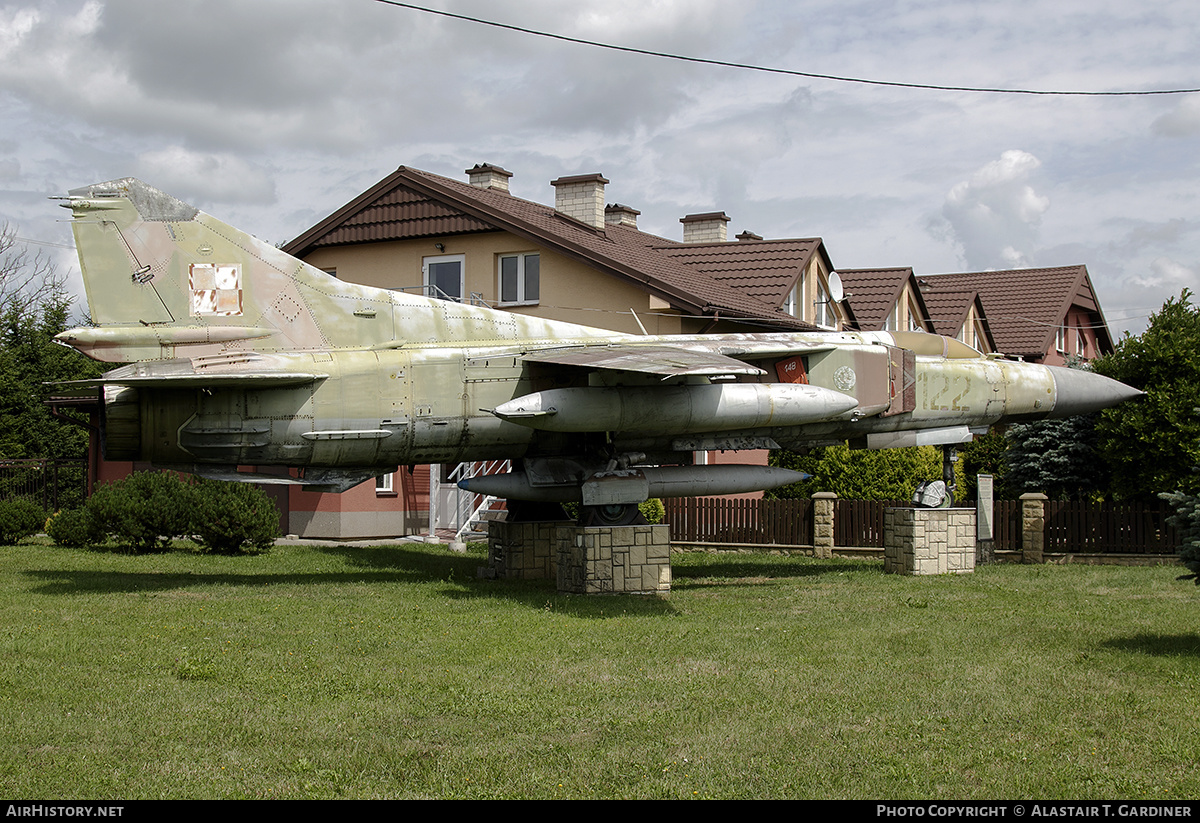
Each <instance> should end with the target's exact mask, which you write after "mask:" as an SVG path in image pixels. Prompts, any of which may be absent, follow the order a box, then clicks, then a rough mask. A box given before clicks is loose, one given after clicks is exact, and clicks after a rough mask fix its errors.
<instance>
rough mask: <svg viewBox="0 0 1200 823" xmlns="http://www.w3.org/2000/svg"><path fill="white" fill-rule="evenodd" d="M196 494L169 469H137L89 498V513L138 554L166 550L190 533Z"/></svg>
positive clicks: (100, 526) (105, 530)
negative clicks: (167, 470)
mask: <svg viewBox="0 0 1200 823" xmlns="http://www.w3.org/2000/svg"><path fill="white" fill-rule="evenodd" d="M194 498H195V495H194V494H193V493H192V488H191V486H190V485H189V484H188V483H186V482H185V481H183V480H180V479H179V477H178V476H177V475H175V474H172V473H169V472H136V473H134V474H131V475H129V476H128V477H126V478H125V479H124V480H118V481H117V482H115V483H108V484H106V485H104V486H101V487H100V488H98V489H97V490H96V492H95V493H94V494H93V495H92V496H91V497H90V498H89V499H88V502H87V512H88V515H89V516H90V517H91V518H92V522H93V524H94V526H95V528H96V529H97V530H98V532H99V533H101V534H105V535H109V534H111V535H112V536H113V537H115V538H116V540H117V542H119V543H121V544H122V545H126V546H128V547H129V548H131V549H132V550H133V551H134V553H135V554H141V553H145V552H164V551H168V550H169V549H170V548H171V541H172V540H173V539H174V538H176V537H180V536H182V535H185V534H190V533H191V531H192V523H193V515H192V513H193V510H194V508H195V506H194Z"/></svg>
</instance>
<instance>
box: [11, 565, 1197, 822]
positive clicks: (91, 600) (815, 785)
mask: <svg viewBox="0 0 1200 823" xmlns="http://www.w3.org/2000/svg"><path fill="white" fill-rule="evenodd" d="M482 562H483V556H482V554H480V553H478V552H477V551H476V552H473V553H471V554H468V555H466V556H463V555H452V554H449V553H446V552H445V550H444V549H441V548H439V547H426V546H421V545H416V544H414V545H411V546H400V547H388V548H372V549H361V548H318V547H309V546H304V547H280V548H277V549H276V550H275V551H274V552H273V553H271V554H269V555H265V556H260V557H240V558H229V557H215V556H201V555H192V554H186V553H172V554H166V555H152V556H140V557H138V556H129V555H114V554H102V553H92V552H83V551H73V550H65V549H59V548H54V547H50V546H40V545H27V544H26V545H21V546H18V547H4V548H0V609H2V615H0V616H2V620H0V724H2V725H0V795H3V796H6V797H20V798H28V799H66V798H77V799H110V798H111V799H134V798H357V797H463V798H481V797H489V798H490V797H497V798H505V797H532V798H556V797H562V798H575V797H603V798H621V797H637V798H701V797H758V798H772V797H833V798H842V797H851V798H939V799H951V798H954V799H958V798H1075V799H1084V798H1129V799H1143V798H1144V799H1151V800H1164V799H1192V798H1195V797H1196V796H1198V795H1200V772H1198V771H1197V770H1196V768H1195V764H1196V762H1197V761H1198V760H1200V735H1198V734H1197V731H1198V729H1197V725H1198V724H1197V721H1196V713H1195V710H1194V706H1193V704H1192V700H1193V699H1194V698H1195V695H1196V694H1197V692H1198V686H1200V635H1198V634H1197V632H1196V631H1195V630H1194V627H1195V625H1196V620H1197V616H1198V608H1200V603H1198V602H1197V601H1198V599H1200V591H1198V590H1197V589H1196V588H1195V587H1194V586H1192V585H1190V584H1187V583H1180V582H1176V581H1175V580H1174V576H1175V574H1176V572H1175V570H1174V569H1164V568H1120V567H1111V566H1107V567H1087V566H1063V567H1058V566H991V567H986V568H981V569H980V570H978V571H977V572H976V573H975V574H973V575H965V576H957V577H940V578H903V577H896V576H891V575H884V574H882V572H881V568H880V566H879V564H877V563H872V562H855V561H845V560H833V561H813V560H810V559H807V558H789V557H779V556H771V555H747V554H719V555H703V554H691V555H677V556H676V558H675V584H674V590H673V591H672V592H671V594H670V595H669V596H667V597H661V598H660V597H582V596H570V595H560V594H558V593H556V592H555V590H554V588H553V585H552V584H549V583H533V582H529V583H522V582H511V581H510V582H506V581H484V580H479V579H477V578H476V577H475V569H476V567H477V566H479V565H480V564H481V563H482Z"/></svg>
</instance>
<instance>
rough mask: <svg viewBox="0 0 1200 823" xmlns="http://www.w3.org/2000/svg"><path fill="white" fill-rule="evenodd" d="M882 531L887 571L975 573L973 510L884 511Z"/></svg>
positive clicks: (899, 572)
mask: <svg viewBox="0 0 1200 823" xmlns="http://www.w3.org/2000/svg"><path fill="white" fill-rule="evenodd" d="M883 531H884V538H883V570H884V571H885V572H889V573H891V574H913V575H916V574H966V573H968V572H973V571H975V510H974V509H907V508H905V509H900V508H895V509H884V512H883Z"/></svg>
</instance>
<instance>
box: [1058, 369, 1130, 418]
mask: <svg viewBox="0 0 1200 823" xmlns="http://www.w3.org/2000/svg"><path fill="white" fill-rule="evenodd" d="M1047 368H1049V369H1050V374H1051V376H1052V377H1053V378H1054V388H1055V392H1054V411H1053V413H1052V414H1051V415H1050V416H1051V417H1071V416H1073V415H1076V414H1090V413H1092V412H1096V411H1100V410H1101V409H1107V408H1108V407H1109V406H1115V405H1117V404H1118V403H1122V402H1124V401H1126V400H1131V399H1133V398H1134V397H1141V396H1142V395H1143V394H1145V392H1142V391H1138V390H1137V389H1135V388H1133V387H1132V386H1126V385H1125V384H1124V383H1121V382H1119V381H1116V380H1113V379H1112V378H1110V377H1105V376H1103V375H1100V374H1093V373H1092V372H1089V371H1081V370H1079V369H1066V368H1063V367H1062V366H1048V367H1047Z"/></svg>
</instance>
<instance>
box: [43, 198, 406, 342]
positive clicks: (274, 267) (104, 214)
mask: <svg viewBox="0 0 1200 823" xmlns="http://www.w3.org/2000/svg"><path fill="white" fill-rule="evenodd" d="M63 205H64V206H65V207H66V208H69V209H71V211H72V213H73V215H74V222H73V224H72V228H73V230H74V233H75V243H76V247H77V249H78V251H79V262H80V267H81V268H82V270H83V279H84V285H85V287H86V289H87V299H88V306H89V308H90V310H91V316H92V320H93V322H94V323H95V324H96V328H89V329H73V330H71V331H69V332H65V333H64V334H63V335H60V339H61V340H62V342H65V343H67V344H69V345H72V346H74V347H76V348H78V349H80V350H81V351H83V352H84V353H85V354H87V355H89V356H90V357H93V358H96V359H98V360H108V361H113V362H131V361H141V360H158V359H170V358H174V357H177V356H182V355H187V356H196V355H206V354H214V353H216V352H218V351H220V350H222V349H226V348H240V349H249V350H254V351H279V350H304V349H327V348H340V347H356V346H372V345H381V344H385V343H387V342H389V341H391V340H393V339H394V329H393V322H392V314H393V313H392V306H393V303H394V300H393V295H392V294H391V293H390V292H387V291H384V290H380V289H373V288H369V287H366V286H358V285H354V284H350V283H343V282H341V281H339V280H337V279H335V278H332V277H330V276H329V275H327V274H325V273H324V272H321V271H319V270H317V269H315V268H313V267H312V266H309V265H308V264H306V263H303V262H301V261H299V260H297V259H295V258H294V257H291V256H290V255H288V254H286V253H284V252H282V251H279V250H278V249H276V248H275V247H273V246H271V245H270V244H268V243H264V242H262V241H261V240H258V239H257V238H255V237H252V236H251V235H249V234H247V233H245V232H242V231H239V230H237V229H235V228H233V227H232V226H229V225H227V224H225V223H222V222H221V221H219V220H216V219H215V218H213V217H211V216H209V215H207V214H205V213H204V212H202V211H200V210H199V209H196V208H195V207H193V206H189V205H188V204H186V203H184V202H182V201H180V200H177V199H175V198H174V197H171V196H170V195H167V194H164V193H163V192H161V191H158V190H157V189H154V188H152V187H150V186H148V185H146V184H145V183H143V182H141V181H140V180H135V179H133V178H125V179H122V180H113V181H109V182H107V183H97V184H95V185H91V186H85V187H83V188H79V189H73V190H72V191H71V192H70V197H69V200H68V202H67V203H64V204H63Z"/></svg>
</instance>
